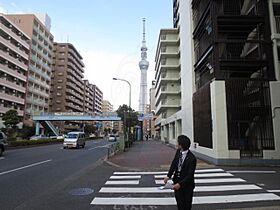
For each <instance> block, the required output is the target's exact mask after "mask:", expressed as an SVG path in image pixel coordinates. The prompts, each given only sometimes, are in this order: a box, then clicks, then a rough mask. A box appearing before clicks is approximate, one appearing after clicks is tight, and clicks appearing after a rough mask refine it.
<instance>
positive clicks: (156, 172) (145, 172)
mask: <svg viewBox="0 0 280 210" xmlns="http://www.w3.org/2000/svg"><path fill="white" fill-rule="evenodd" d="M167 173H168V172H167V171H139V172H136V171H130V172H114V174H115V175H130V174H131V175H135V174H139V175H150V174H152V175H153V174H167Z"/></svg>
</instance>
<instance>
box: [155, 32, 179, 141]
mask: <svg viewBox="0 0 280 210" xmlns="http://www.w3.org/2000/svg"><path fill="white" fill-rule="evenodd" d="M155 61H156V65H155V71H156V76H155V81H156V82H155V106H156V109H155V115H156V116H157V119H156V121H155V125H156V126H160V127H161V131H160V136H161V140H162V141H164V142H169V143H171V144H174V145H175V144H176V138H177V136H178V135H180V134H181V133H182V116H181V107H182V104H181V101H182V99H181V98H182V95H181V89H182V88H183V87H181V72H180V71H181V60H180V38H179V30H178V29H176V28H174V29H161V30H160V34H159V39H158V45H157V51H156V58H155Z"/></svg>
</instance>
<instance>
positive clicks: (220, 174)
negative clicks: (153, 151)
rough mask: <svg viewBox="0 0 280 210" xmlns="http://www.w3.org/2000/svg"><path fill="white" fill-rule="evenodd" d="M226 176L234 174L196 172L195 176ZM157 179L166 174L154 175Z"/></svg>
mask: <svg viewBox="0 0 280 210" xmlns="http://www.w3.org/2000/svg"><path fill="white" fill-rule="evenodd" d="M224 176H233V175H232V174H230V173H207V174H195V175H194V177H196V178H201V177H224ZM154 177H155V179H163V178H164V177H166V175H154Z"/></svg>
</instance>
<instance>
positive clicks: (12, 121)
mask: <svg viewBox="0 0 280 210" xmlns="http://www.w3.org/2000/svg"><path fill="white" fill-rule="evenodd" d="M2 120H3V121H4V125H5V126H6V128H16V126H17V124H18V123H20V117H19V116H18V112H17V111H16V110H14V109H11V110H9V111H7V112H6V113H5V114H4V115H3V117H2Z"/></svg>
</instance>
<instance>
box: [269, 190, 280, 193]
mask: <svg viewBox="0 0 280 210" xmlns="http://www.w3.org/2000/svg"><path fill="white" fill-rule="evenodd" d="M267 192H271V193H278V192H280V190H267Z"/></svg>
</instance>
